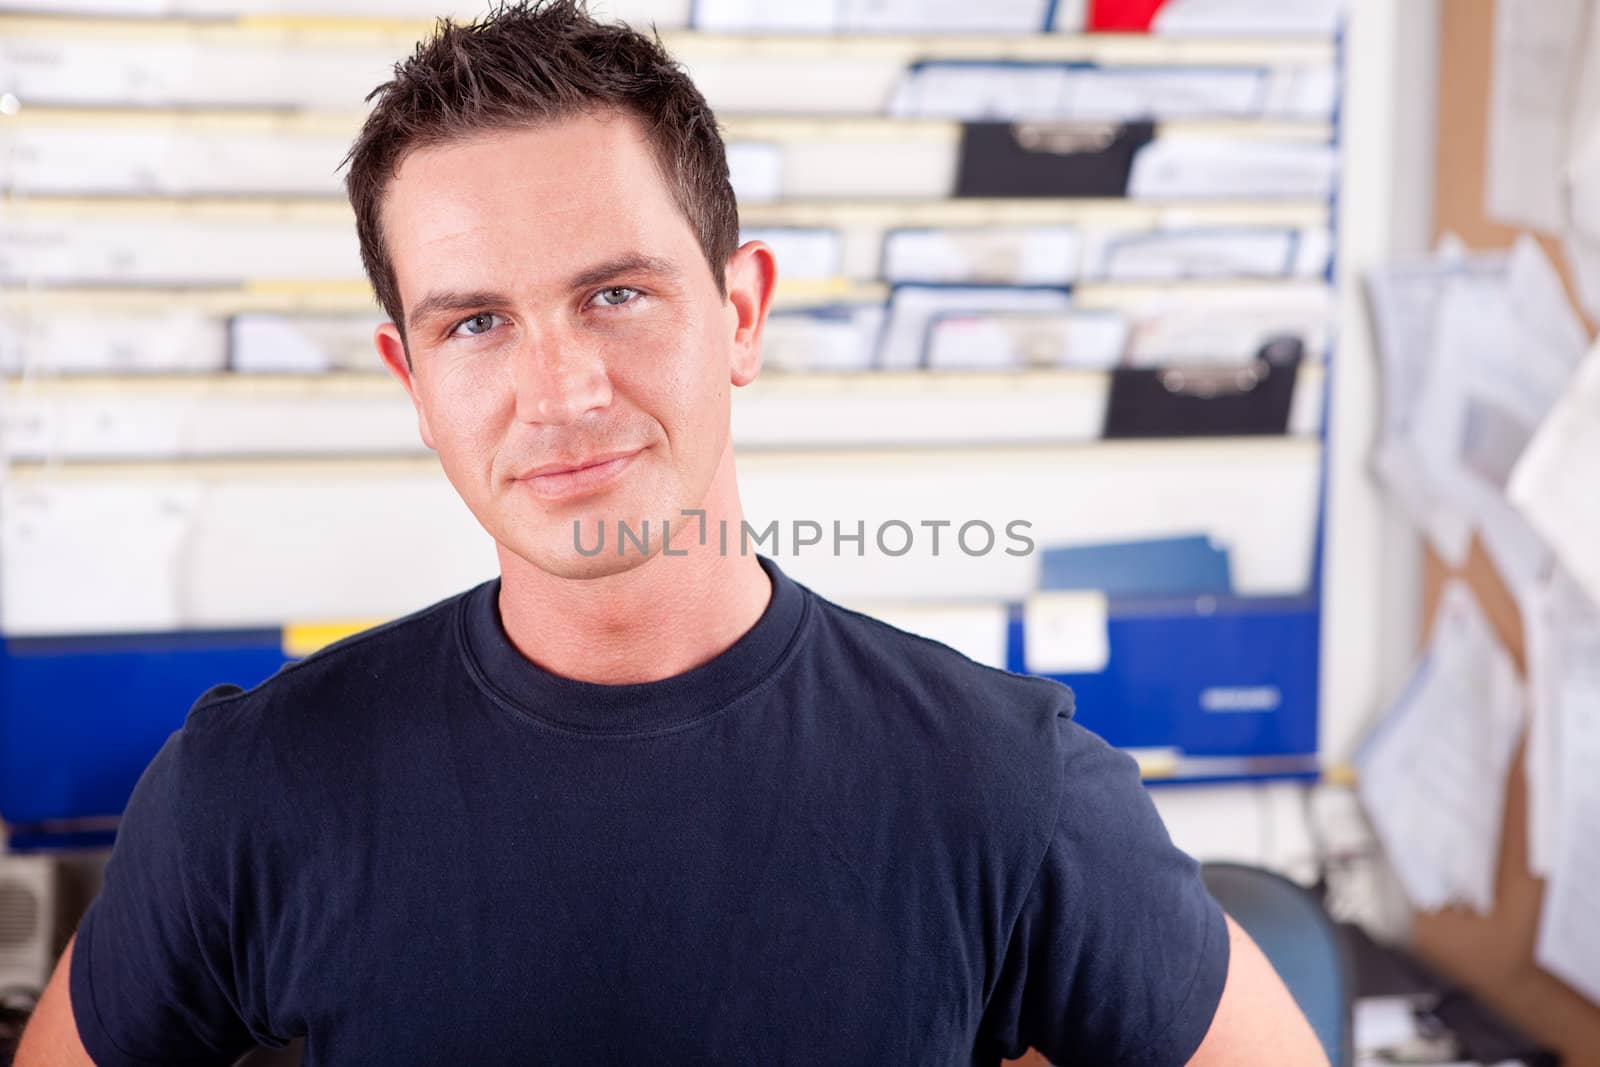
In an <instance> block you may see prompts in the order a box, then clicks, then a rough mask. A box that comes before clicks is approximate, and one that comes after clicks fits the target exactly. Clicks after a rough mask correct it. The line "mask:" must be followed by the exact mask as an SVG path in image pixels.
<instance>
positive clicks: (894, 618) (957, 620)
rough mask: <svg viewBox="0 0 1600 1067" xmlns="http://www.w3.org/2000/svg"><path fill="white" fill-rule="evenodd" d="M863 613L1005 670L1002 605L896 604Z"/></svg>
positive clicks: (1005, 626) (1006, 627)
mask: <svg viewBox="0 0 1600 1067" xmlns="http://www.w3.org/2000/svg"><path fill="white" fill-rule="evenodd" d="M865 610H866V611H867V614H869V615H872V616H873V617H875V618H878V619H881V620H882V621H883V622H886V623H888V624H889V625H890V626H896V627H899V628H900V629H902V630H905V631H906V632H907V633H913V634H917V635H919V636H921V637H926V638H928V639H929V640H932V641H938V642H939V643H940V644H943V645H948V646H950V647H951V648H953V649H955V650H956V651H957V652H959V653H961V654H962V655H963V656H966V657H967V658H968V659H971V660H975V661H976V662H978V663H981V664H983V665H984V666H986V667H995V668H997V669H999V670H1005V669H1006V640H1007V636H1008V634H1009V631H1010V621H1009V616H1008V614H1007V612H1006V607H1005V605H1004V604H973V605H949V606H945V605H933V604H930V605H926V606H924V605H909V606H908V605H896V606H892V607H871V608H867V609H865Z"/></svg>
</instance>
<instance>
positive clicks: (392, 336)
mask: <svg viewBox="0 0 1600 1067" xmlns="http://www.w3.org/2000/svg"><path fill="white" fill-rule="evenodd" d="M372 340H373V343H374V344H376V345H377V346H378V355H379V356H381V357H382V358H383V365H384V366H386V367H388V368H389V373H390V374H393V375H394V376H395V377H396V378H399V379H400V384H401V385H403V386H405V387H406V394H407V395H408V396H410V397H411V406H412V407H414V408H416V409H417V431H418V432H419V433H421V434H422V443H423V444H425V445H427V446H428V447H429V448H433V447H435V446H434V443H433V431H431V430H429V429H428V413H427V412H426V411H424V410H423V408H422V396H421V394H419V393H418V392H417V378H416V375H415V374H414V373H413V371H412V368H411V357H410V355H408V354H407V352H406V343H405V340H404V339H403V338H401V336H400V329H399V327H397V326H396V325H395V324H394V323H392V322H386V323H384V324H383V325H382V326H379V327H378V330H377V333H375V334H374V335H373V337H372Z"/></svg>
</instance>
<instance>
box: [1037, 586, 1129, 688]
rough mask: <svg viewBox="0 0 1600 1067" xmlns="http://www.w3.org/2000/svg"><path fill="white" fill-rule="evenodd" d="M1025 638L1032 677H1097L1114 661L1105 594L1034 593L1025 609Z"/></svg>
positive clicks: (1085, 592) (1078, 592) (1089, 592)
mask: <svg viewBox="0 0 1600 1067" xmlns="http://www.w3.org/2000/svg"><path fill="white" fill-rule="evenodd" d="M1022 634H1023V658H1024V660H1025V661H1026V666H1027V669H1028V671H1029V672H1030V673H1033V674H1094V673H1098V672H1100V671H1103V670H1105V669H1106V664H1107V663H1108V662H1110V660H1111V641H1110V638H1109V637H1108V636H1107V632H1106V596H1105V594H1104V593H1100V592H1095V591H1092V590H1085V591H1076V592H1050V593H1035V594H1034V595H1033V596H1030V597H1029V598H1028V600H1027V602H1026V603H1025V604H1024V605H1023V611H1022Z"/></svg>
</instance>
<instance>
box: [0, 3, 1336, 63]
mask: <svg viewBox="0 0 1600 1067" xmlns="http://www.w3.org/2000/svg"><path fill="white" fill-rule="evenodd" d="M432 30H433V22H432V21H431V20H426V19H393V18H383V17H363V16H316V15H243V16H239V17H236V18H207V17H195V18H181V17H117V16H94V15H46V14H26V15H23V14H16V15H12V14H5V15H0V37H23V38H25V37H48V36H52V35H56V34H68V33H70V34H74V35H80V36H96V35H98V36H111V37H127V38H144V39H149V38H151V37H169V38H170V37H183V38H190V39H197V40H201V41H206V42H211V43H232V42H239V43H244V42H249V43H254V44H259V43H261V42H264V41H265V42H281V43H285V44H289V43H293V44H302V45H303V44H308V43H319V44H324V43H325V44H338V45H341V46H345V47H348V46H350V45H351V44H374V45H389V44H394V43H400V44H402V45H403V47H404V50H405V51H406V52H409V51H410V50H411V45H412V44H414V43H415V42H416V41H418V40H420V39H422V38H424V37H426V36H428V35H429V34H430V33H431V32H432ZM661 39H662V43H663V44H665V45H666V48H667V50H668V51H669V52H671V53H672V54H673V55H675V56H678V57H680V58H683V59H685V60H692V59H694V58H696V57H712V58H714V57H724V56H735V57H738V58H754V59H761V58H767V57H773V56H784V57H788V56H796V57H816V56H827V57H830V58H851V59H871V60H888V61H894V62H911V61H914V60H917V59H937V58H960V57H964V56H972V55H979V56H983V57H985V58H991V57H992V58H998V59H1033V60H1051V59H1055V60H1065V61H1071V62H1097V63H1128V64H1149V65H1172V64H1180V63H1182V64H1208V63H1331V62H1333V60H1334V58H1335V56H1336V48H1335V44H1334V41H1333V40H1332V38H1331V37H1326V36H1305V37H1266V36H1263V37H1233V36H1229V37H1221V36H1219V37H1211V36H1206V37H1200V36H1193V37H1178V36H1158V35H1154V34H1116V33H1053V32H1048V31H1038V32H1031V33H920V34H898V33H879V32H874V31H844V30H841V31H839V32H837V33H820V34H819V33H792V34H791V33H714V32H705V31H700V30H694V29H675V30H666V31H663V32H662V33H661Z"/></svg>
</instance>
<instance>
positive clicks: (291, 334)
mask: <svg viewBox="0 0 1600 1067" xmlns="http://www.w3.org/2000/svg"><path fill="white" fill-rule="evenodd" d="M383 321H385V320H384V316H383V315H381V314H377V313H374V314H371V315H307V314H301V315H275V314H272V313H270V312H251V313H245V314H240V315H235V316H234V317H233V318H232V320H230V322H229V324H228V343H229V363H230V364H231V366H232V368H233V370H235V371H238V372H241V373H245V374H261V373H265V374H275V373H293V374H319V373H323V372H326V371H363V372H372V373H382V372H383V369H384V368H383V363H382V361H381V359H380V358H379V356H378V351H377V345H376V344H375V342H374V340H373V335H374V334H375V333H376V332H377V328H378V325H379V324H380V323H382V322H383Z"/></svg>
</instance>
